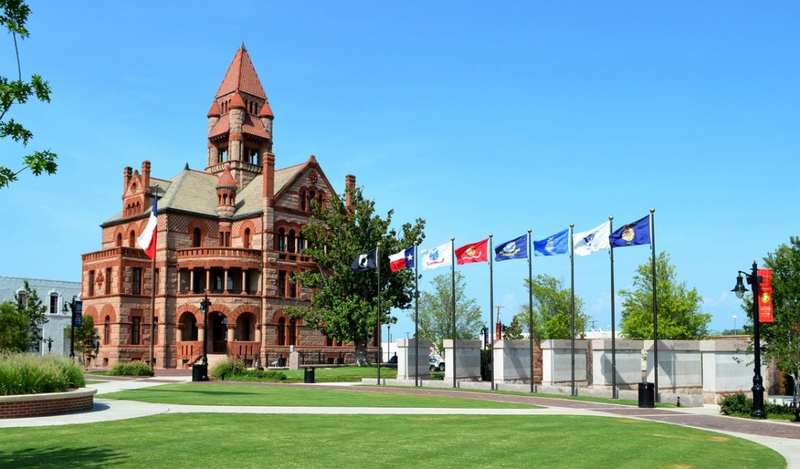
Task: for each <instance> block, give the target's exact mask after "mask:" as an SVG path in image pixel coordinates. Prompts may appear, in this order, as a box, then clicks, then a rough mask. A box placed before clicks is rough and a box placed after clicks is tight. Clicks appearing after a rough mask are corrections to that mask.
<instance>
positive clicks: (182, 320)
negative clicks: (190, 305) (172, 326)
mask: <svg viewBox="0 0 800 469" xmlns="http://www.w3.org/2000/svg"><path fill="white" fill-rule="evenodd" d="M199 326H200V323H199V321H198V320H197V317H195V315H194V313H193V312H191V311H188V310H184V311H183V313H181V315H180V317H179V318H178V328H177V329H178V336H179V337H180V339H179V340H181V341H183V342H186V341H193V340H198V330H199Z"/></svg>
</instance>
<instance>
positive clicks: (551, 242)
mask: <svg viewBox="0 0 800 469" xmlns="http://www.w3.org/2000/svg"><path fill="white" fill-rule="evenodd" d="M567 251H569V230H564V231H559V232H558V233H556V234H554V235H550V236H548V237H547V238H545V239H542V240H540V241H534V242H533V252H534V254H536V255H537V256H555V255H557V254H566V253H567Z"/></svg>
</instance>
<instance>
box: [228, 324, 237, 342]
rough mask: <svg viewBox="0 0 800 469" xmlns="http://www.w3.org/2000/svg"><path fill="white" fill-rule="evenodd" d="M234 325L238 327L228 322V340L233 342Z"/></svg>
mask: <svg viewBox="0 0 800 469" xmlns="http://www.w3.org/2000/svg"><path fill="white" fill-rule="evenodd" d="M234 327H236V326H234V325H231V324H228V337H227V339H228V342H233V329H234Z"/></svg>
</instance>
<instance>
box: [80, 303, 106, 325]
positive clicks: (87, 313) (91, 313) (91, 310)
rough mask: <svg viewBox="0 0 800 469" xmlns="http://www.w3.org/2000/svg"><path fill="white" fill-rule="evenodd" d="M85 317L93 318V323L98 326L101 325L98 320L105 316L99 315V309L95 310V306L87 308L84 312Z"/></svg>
mask: <svg viewBox="0 0 800 469" xmlns="http://www.w3.org/2000/svg"><path fill="white" fill-rule="evenodd" d="M106 306H110V305H106ZM83 315H84V316H91V317H92V321H94V324H95V326H96V325H97V324H99V323H98V322H97V321H98V319H100V317H101V316H102V317H105V315H104V314H100V315H98V314H97V308H95V307H94V306H87V307H86V309H84V310H83Z"/></svg>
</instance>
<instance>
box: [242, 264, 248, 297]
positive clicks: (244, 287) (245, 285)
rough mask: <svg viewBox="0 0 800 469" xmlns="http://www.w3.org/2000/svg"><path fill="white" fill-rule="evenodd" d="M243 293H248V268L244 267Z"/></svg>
mask: <svg viewBox="0 0 800 469" xmlns="http://www.w3.org/2000/svg"><path fill="white" fill-rule="evenodd" d="M241 292H242V293H247V270H246V269H242V288H241Z"/></svg>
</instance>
